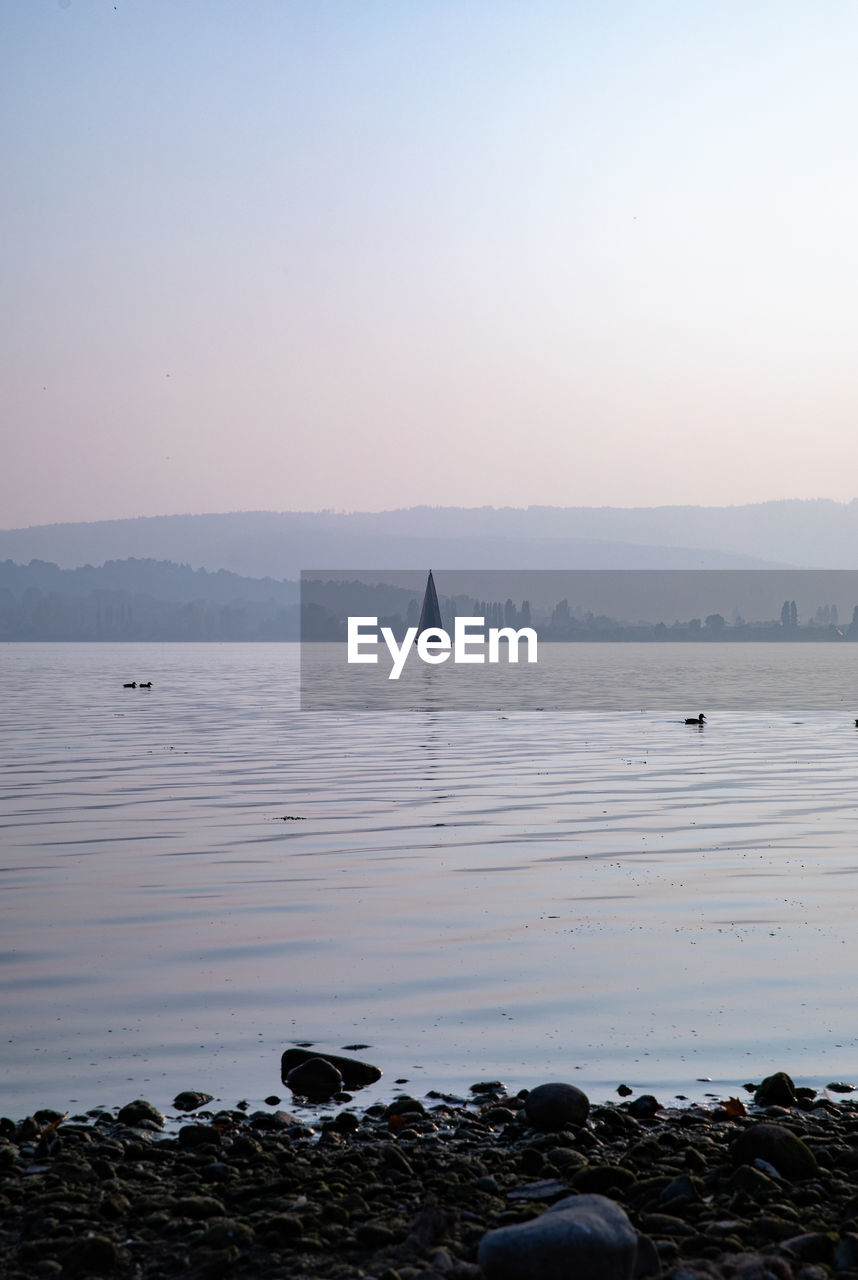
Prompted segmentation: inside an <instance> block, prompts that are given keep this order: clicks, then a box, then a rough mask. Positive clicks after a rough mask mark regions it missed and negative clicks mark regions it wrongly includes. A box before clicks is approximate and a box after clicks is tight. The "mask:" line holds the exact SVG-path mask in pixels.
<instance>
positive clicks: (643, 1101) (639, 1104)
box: [626, 1093, 661, 1120]
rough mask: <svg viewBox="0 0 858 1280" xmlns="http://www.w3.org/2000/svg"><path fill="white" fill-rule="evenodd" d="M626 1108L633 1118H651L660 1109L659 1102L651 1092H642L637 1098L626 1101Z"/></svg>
mask: <svg viewBox="0 0 858 1280" xmlns="http://www.w3.org/2000/svg"><path fill="white" fill-rule="evenodd" d="M626 1109H627V1111H628V1113H629V1115H630V1116H634V1118H635V1120H653V1119H654V1118H655V1116H656V1114H657V1113H658V1112H659V1111H661V1103H660V1102H658V1101H657V1100H656V1099H655V1098H654V1097H653V1096H652V1094H651V1093H642V1094H641V1095H640V1097H639V1098H635V1099H634V1100H633V1101H632V1102H628V1103H626Z"/></svg>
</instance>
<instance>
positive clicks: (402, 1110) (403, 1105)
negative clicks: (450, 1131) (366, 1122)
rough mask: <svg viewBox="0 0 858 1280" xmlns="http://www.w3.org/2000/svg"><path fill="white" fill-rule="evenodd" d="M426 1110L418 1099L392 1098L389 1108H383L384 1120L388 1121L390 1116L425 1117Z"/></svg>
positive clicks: (404, 1096)
mask: <svg viewBox="0 0 858 1280" xmlns="http://www.w3.org/2000/svg"><path fill="white" fill-rule="evenodd" d="M425 1114H426V1108H425V1107H424V1106H423V1103H422V1102H421V1101H420V1099H419V1098H409V1097H407V1096H406V1095H403V1096H402V1097H401V1098H394V1099H393V1102H391V1104H390V1106H388V1107H386V1108H385V1111H384V1118H385V1120H389V1119H390V1118H391V1116H425Z"/></svg>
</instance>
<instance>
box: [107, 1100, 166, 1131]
mask: <svg viewBox="0 0 858 1280" xmlns="http://www.w3.org/2000/svg"><path fill="white" fill-rule="evenodd" d="M116 1119H117V1120H118V1121H119V1123H120V1124H127V1125H128V1126H129V1128H131V1129H135V1128H138V1127H139V1126H140V1125H141V1124H143V1123H144V1122H145V1121H148V1122H149V1124H153V1125H155V1126H156V1127H157V1128H159V1129H163V1127H164V1117H163V1116H162V1114H161V1112H160V1111H159V1110H158V1108H157V1107H153V1106H152V1103H151V1102H146V1100H145V1099H144V1098H138V1099H137V1100H136V1101H135V1102H129V1103H128V1104H127V1106H124V1107H123V1108H122V1110H121V1111H120V1112H119V1115H118V1116H117V1117H116Z"/></svg>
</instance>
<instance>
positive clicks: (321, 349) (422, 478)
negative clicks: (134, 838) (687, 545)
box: [0, 0, 858, 527]
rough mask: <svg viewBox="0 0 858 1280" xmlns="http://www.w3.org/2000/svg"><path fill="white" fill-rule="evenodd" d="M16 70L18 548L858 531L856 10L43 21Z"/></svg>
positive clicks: (12, 58) (8, 467)
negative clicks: (825, 517) (103, 540)
mask: <svg viewBox="0 0 858 1280" xmlns="http://www.w3.org/2000/svg"><path fill="white" fill-rule="evenodd" d="M0 50H2V52H0V59H2V65H0V71H1V72H2V74H0V100H2V109H3V117H4V121H5V127H4V129H3V131H2V141H0V148H2V171H3V175H4V199H3V202H2V208H0V243H2V246H3V250H2V254H3V296H4V300H5V306H4V315H3V322H2V323H3V333H2V357H0V358H2V362H3V370H2V383H3V401H4V407H3V422H4V437H5V441H4V446H3V451H2V467H0V526H2V527H14V526H18V525H26V524H37V523H43V522H48V521H59V520H94V519H101V518H110V517H119V516H133V515H154V514H162V513H170V512H186V511H191V512H194V511H196V512H198V511H226V510H235V509H241V508H244V509H250V508H270V509H277V510H283V509H301V510H311V509H317V508H322V507H333V508H345V509H379V508H385V507H393V506H407V505H411V504H415V503H433V504H434V503H443V504H462V505H467V506H477V505H483V504H494V505H504V504H512V505H527V504H530V503H549V504H558V505H567V504H569V505H602V504H610V505H654V504H660V503H671V502H695V503H702V504H716V503H724V502H736V503H741V502H749V501H755V500H761V499H768V498H780V497H817V496H819V497H831V498H838V499H848V498H852V497H854V496H855V495H856V492H858V483H856V481H855V479H854V476H855V475H856V472H858V429H856V423H858V377H856V372H855V354H854V350H853V348H854V344H855V336H854V310H855V299H856V297H858V237H856V231H855V228H856V226H858V177H856V170H855V164H854V130H855V122H856V120H858V77H856V75H855V63H856V57H857V56H858V6H856V4H855V3H854V0H823V3H821V4H809V3H807V2H806V0H803V2H802V3H798V2H795V0H771V3H768V2H766V0H752V3H750V4H749V3H748V0H720V2H719V3H718V4H694V3H689V2H688V0H671V2H668V0H649V2H648V3H646V4H641V3H640V2H639V0H615V2H612V0H588V2H586V3H583V2H582V3H575V2H574V0H557V2H553V0H528V2H527V3H525V2H524V0H519V2H516V3H511V2H505V0H471V2H469V3H462V2H461V0H428V2H427V0H361V2H360V3H354V0H343V2H341V3H338V2H334V0H301V2H300V3H290V2H289V0H241V3H236V0H181V3H177V2H176V0H117V3H116V4H115V5H114V4H113V2H112V0H26V2H25V3H7V4H4V5H2V6H0Z"/></svg>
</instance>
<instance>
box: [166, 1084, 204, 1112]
mask: <svg viewBox="0 0 858 1280" xmlns="http://www.w3.org/2000/svg"><path fill="white" fill-rule="evenodd" d="M211 1101H212V1095H211V1094H210V1093H195V1092H194V1091H193V1090H191V1089H185V1090H184V1091H183V1092H182V1093H177V1094H176V1096H175V1098H174V1099H173V1106H174V1107H175V1108H176V1110H177V1111H196V1110H197V1108H198V1107H204V1106H205V1105H206V1103H207V1102H211Z"/></svg>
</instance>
